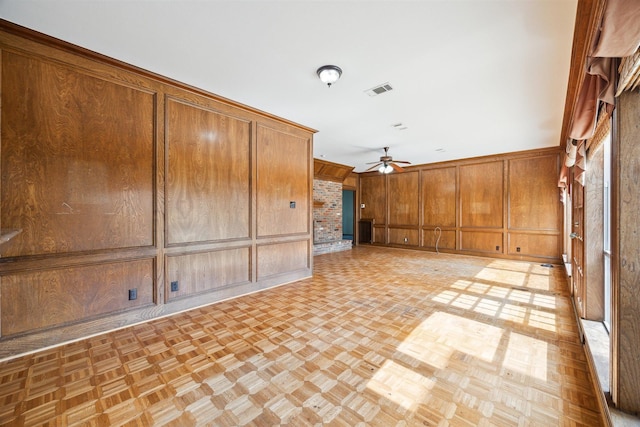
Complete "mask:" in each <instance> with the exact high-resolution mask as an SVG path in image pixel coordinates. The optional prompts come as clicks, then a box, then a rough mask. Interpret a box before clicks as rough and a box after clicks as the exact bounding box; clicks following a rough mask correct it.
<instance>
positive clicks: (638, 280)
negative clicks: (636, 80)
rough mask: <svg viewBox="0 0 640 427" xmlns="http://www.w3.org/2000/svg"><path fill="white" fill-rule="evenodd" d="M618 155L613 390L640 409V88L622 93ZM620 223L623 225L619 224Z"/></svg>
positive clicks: (620, 402)
mask: <svg viewBox="0 0 640 427" xmlns="http://www.w3.org/2000/svg"><path fill="white" fill-rule="evenodd" d="M616 111H617V113H616V114H615V115H614V117H615V123H614V129H613V138H612V141H613V144H612V158H613V159H614V160H613V168H612V177H613V191H612V193H613V194H612V195H613V201H612V206H613V208H612V216H613V220H614V225H613V227H612V231H613V236H612V239H611V241H612V248H611V249H612V264H613V267H612V270H613V272H612V275H613V277H612V279H613V283H612V293H613V295H612V299H613V307H614V311H613V313H612V320H613V325H612V333H611V343H612V348H613V353H612V356H611V364H612V373H611V376H612V387H611V391H612V394H613V399H614V402H615V404H616V407H617V408H619V409H621V410H623V411H627V412H630V413H634V412H635V413H639V412H640V387H638V384H640V357H638V348H640V292H639V288H640V248H639V246H640V243H639V239H638V236H640V221H638V212H639V211H640V179H638V176H639V171H640V144H638V141H640V122H639V121H638V117H640V92H639V91H637V90H636V91H632V92H630V91H628V92H624V93H622V95H620V97H618V98H617V105H616ZM616 225H617V227H616Z"/></svg>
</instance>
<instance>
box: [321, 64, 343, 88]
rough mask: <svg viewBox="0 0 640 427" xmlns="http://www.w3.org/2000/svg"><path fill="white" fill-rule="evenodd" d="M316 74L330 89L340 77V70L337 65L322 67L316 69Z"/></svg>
mask: <svg viewBox="0 0 640 427" xmlns="http://www.w3.org/2000/svg"><path fill="white" fill-rule="evenodd" d="M317 73H318V77H320V80H321V81H322V83H326V84H327V86H329V87H331V85H332V84H334V83H335V82H337V81H338V79H339V78H340V76H341V75H342V69H341V68H340V67H338V66H337V65H323V66H322V67H320V68H318V71H317Z"/></svg>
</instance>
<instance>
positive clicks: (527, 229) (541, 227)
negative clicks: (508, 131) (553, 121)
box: [359, 148, 562, 262]
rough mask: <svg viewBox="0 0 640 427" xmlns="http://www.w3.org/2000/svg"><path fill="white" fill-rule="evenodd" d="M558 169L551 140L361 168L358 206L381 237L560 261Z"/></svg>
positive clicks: (380, 241) (384, 240)
mask: <svg viewBox="0 0 640 427" xmlns="http://www.w3.org/2000/svg"><path fill="white" fill-rule="evenodd" d="M559 171H560V153H559V150H558V149H557V148H552V149H543V150H534V151H526V152H520V153H510V154H504V155H499V156H490V157H483V158H476V159H466V160H459V161H452V162H444V163H438V164H430V165H420V166H413V167H410V168H406V172H404V173H399V174H398V173H392V174H389V175H383V174H379V173H377V172H371V173H366V174H361V175H360V203H363V204H364V205H365V207H364V208H362V209H360V212H359V214H360V218H367V219H373V220H375V226H374V235H375V236H374V237H375V238H374V243H375V244H382V245H391V246H405V247H412V248H416V249H427V250H435V249H436V244H437V249H438V250H443V251H448V252H461V253H470V254H478V255H489V256H495V257H503V258H515V259H533V260H544V261H553V262H559V261H560V260H561V250H562V208H561V204H560V198H559V192H558V188H557V180H558V174H559ZM387 218H388V220H387Z"/></svg>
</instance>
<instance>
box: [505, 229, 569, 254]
mask: <svg viewBox="0 0 640 427" xmlns="http://www.w3.org/2000/svg"><path fill="white" fill-rule="evenodd" d="M560 238H561V236H560V235H559V234H532V233H517V232H516V233H509V251H508V253H509V255H526V256H535V257H542V258H549V259H550V260H555V259H556V258H557V257H558V247H559V245H560V244H561V242H560Z"/></svg>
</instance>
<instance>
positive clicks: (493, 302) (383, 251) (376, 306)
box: [0, 247, 602, 427]
mask: <svg viewBox="0 0 640 427" xmlns="http://www.w3.org/2000/svg"><path fill="white" fill-rule="evenodd" d="M314 273H315V274H314V277H313V278H312V279H307V280H303V281H299V282H296V283H292V284H288V285H284V286H281V287H279V288H276V289H271V290H267V291H263V292H260V293H256V294H252V295H248V296H244V297H240V298H236V299H233V300H229V301H225V302H222V303H218V304H215V305H211V306H207V307H204V308H199V309H195V310H191V311H188V312H184V313H180V314H177V315H174V316H171V317H168V318H164V319H159V320H155V321H151V322H149V323H145V324H140V325H137V326H133V327H129V328H126V329H122V330H118V331H114V332H111V333H106V334H104V335H100V336H96V337H93V338H89V339H85V340H82V341H79V342H74V343H70V344H66V345H63V346H60V347H57V348H53V349H48V350H44V351H41V352H38V353H35V354H31V355H26V356H22V357H19V358H15V359H12V360H9V361H5V362H3V363H1V364H0V424H3V425H29V426H30V425H42V424H45V425H69V426H72V425H73V426H75V425H113V426H117V425H139V426H147V425H158V426H160V425H169V426H190V425H220V426H236V425H252V426H271V425H283V424H287V425H294V426H316V425H332V426H364V425H377V426H590V427H593V426H600V425H602V423H601V418H600V413H599V412H598V409H597V408H598V407H597V401H596V398H595V395H594V392H593V386H592V383H591V381H592V379H591V378H590V376H589V371H588V367H587V363H586V359H585V355H584V352H583V349H582V347H581V344H580V342H579V339H578V331H577V325H576V321H575V318H574V316H573V314H572V311H571V302H570V299H569V295H568V286H567V283H566V280H565V279H564V277H563V272H562V270H561V268H558V267H556V268H551V269H550V268H545V267H542V266H540V264H537V263H527V262H515V261H505V260H493V259H487V258H476V257H465V256H459V255H447V254H439V255H438V254H433V253H427V252H420V251H409V250H402V249H389V248H376V247H356V248H354V250H352V251H347V252H339V253H334V254H327V255H321V256H318V257H316V258H315V271H314Z"/></svg>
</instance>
